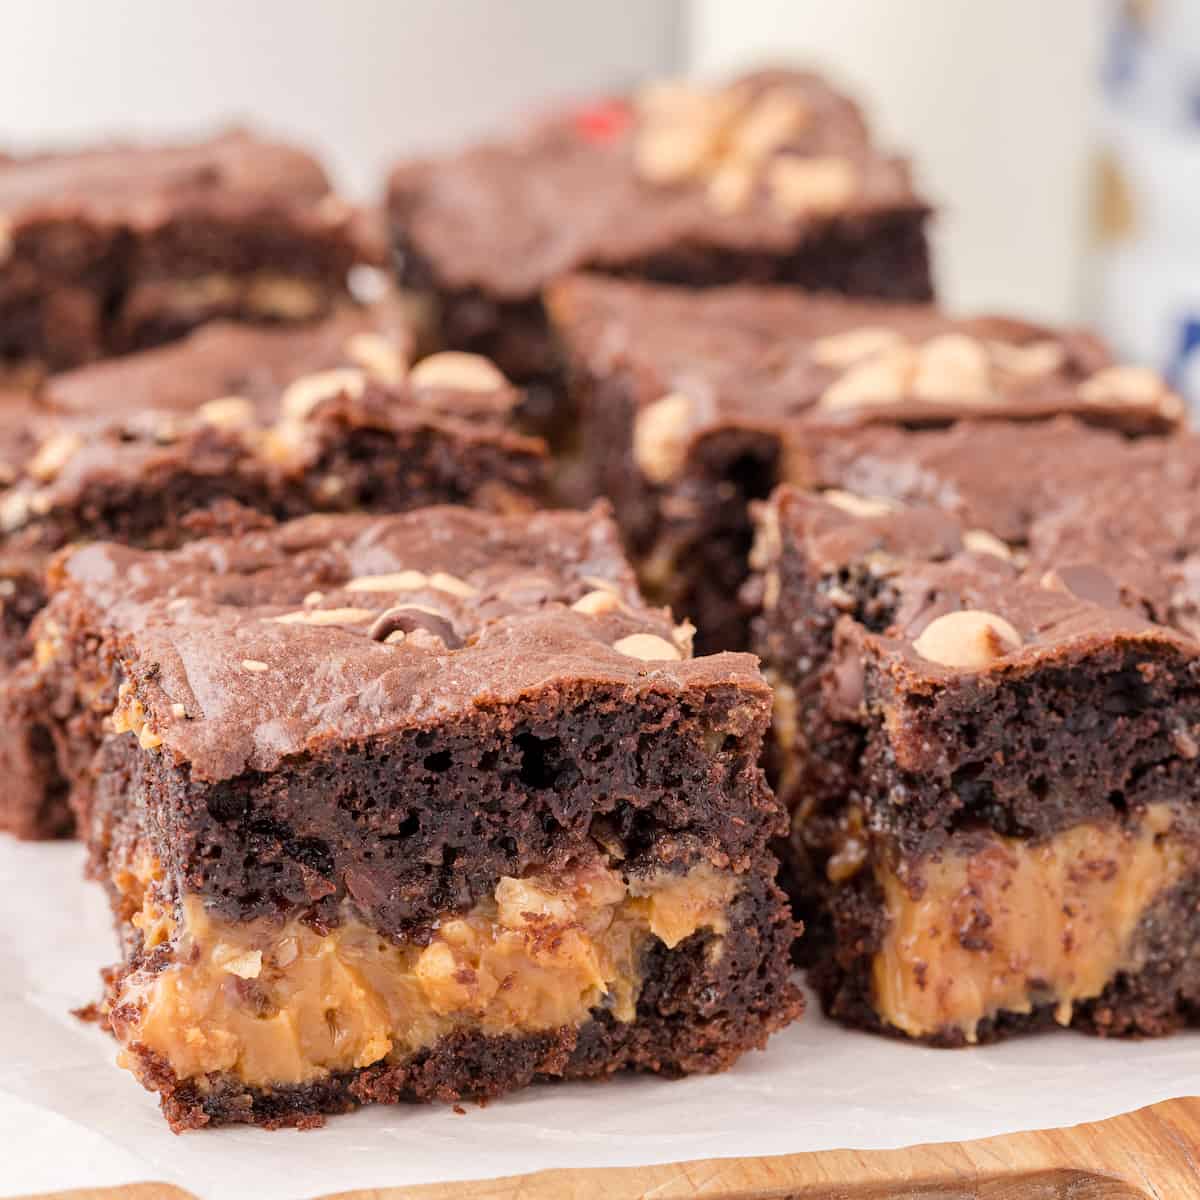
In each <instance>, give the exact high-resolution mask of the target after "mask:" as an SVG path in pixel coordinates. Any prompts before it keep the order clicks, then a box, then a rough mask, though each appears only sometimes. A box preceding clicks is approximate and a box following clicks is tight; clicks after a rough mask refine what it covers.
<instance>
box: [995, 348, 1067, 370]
mask: <svg viewBox="0 0 1200 1200" xmlns="http://www.w3.org/2000/svg"><path fill="white" fill-rule="evenodd" d="M987 349H988V353H989V354H990V355H991V356H992V362H993V363H994V364H995V365H996V366H997V367H998V368H999V369H1000V370H1001V371H1007V372H1008V373H1009V374H1010V375H1021V376H1025V377H1028V378H1036V377H1037V376H1039V375H1050V374H1052V373H1053V372H1055V371H1057V370H1058V369H1059V368H1060V367H1062V366H1063V364H1064V363H1065V362H1066V359H1067V352H1066V350H1065V349H1064V347H1063V345H1062V343H1061V342H1052V341H1048V340H1043V341H1040V342H1029V343H1028V344H1026V345H1024V346H1018V345H1015V344H1014V343H1012V342H988V343H987Z"/></svg>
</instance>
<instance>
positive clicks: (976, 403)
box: [547, 275, 1184, 650]
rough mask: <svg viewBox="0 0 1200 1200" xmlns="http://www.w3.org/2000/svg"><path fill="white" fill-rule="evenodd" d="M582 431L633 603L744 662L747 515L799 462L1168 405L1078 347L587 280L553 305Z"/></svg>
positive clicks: (1136, 374)
mask: <svg viewBox="0 0 1200 1200" xmlns="http://www.w3.org/2000/svg"><path fill="white" fill-rule="evenodd" d="M547 303H548V309H549V313H550V319H551V321H552V323H553V326H554V329H555V331H556V333H557V335H558V337H559V339H560V341H561V343H562V345H563V347H564V351H565V353H566V355H567V357H568V361H569V370H570V379H571V390H572V394H573V396H574V398H575V402H576V403H577V405H578V408H579V411H580V428H581V435H580V444H581V446H582V457H583V468H584V474H585V476H587V484H586V486H585V490H589V491H590V492H591V493H592V494H594V495H605V496H609V497H611V499H612V501H613V504H614V506H615V509H616V514H617V519H618V521H619V523H620V525H621V528H622V530H623V532H624V534H625V537H626V543H627V546H628V548H629V551H630V554H631V555H632V557H633V559H634V562H635V563H636V564H637V565H638V568H639V570H640V572H641V576H642V581H643V586H644V587H645V588H646V590H647V593H648V594H649V595H651V596H653V597H655V598H656V599H658V600H661V601H663V602H667V603H670V604H671V606H672V607H673V608H674V609H675V611H677V612H680V613H684V614H686V615H688V616H689V617H691V619H692V620H694V621H695V622H696V625H697V626H698V629H699V635H698V636H699V645H701V646H702V647H703V648H704V649H706V650H713V649H739V648H742V647H744V646H745V644H746V625H745V612H744V611H743V610H742V609H741V607H740V606H739V603H738V589H739V587H740V585H741V583H742V580H743V579H744V578H745V573H746V555H747V552H748V550H749V548H750V541H751V522H750V516H749V511H748V505H749V503H750V502H751V501H753V500H756V499H763V498H765V497H766V496H767V495H769V494H770V492H771V490H772V488H773V487H775V485H776V484H778V483H781V482H793V483H799V484H805V483H807V482H808V481H809V479H810V478H811V476H812V472H813V467H812V464H811V461H810V460H811V457H812V455H813V454H814V453H816V452H817V451H818V450H819V449H820V448H821V447H823V446H825V445H826V444H831V445H832V446H833V447H834V448H836V446H837V445H838V444H839V443H841V442H843V441H845V442H846V444H848V445H850V446H851V447H852V446H853V445H854V444H855V442H854V441H853V439H851V438H850V435H851V434H852V433H855V432H856V431H861V430H863V429H864V428H869V427H871V426H876V425H881V426H888V425H890V426H897V427H904V428H920V427H929V426H944V425H950V424H952V423H953V422H955V421H956V420H959V419H962V418H964V417H975V418H981V417H989V416H990V417H993V418H1001V417H1002V418H1005V419H1008V420H1011V421H1025V422H1031V421H1043V420H1045V419H1046V418H1048V417H1049V416H1052V415H1054V414H1056V413H1073V414H1076V415H1077V416H1078V417H1079V418H1080V419H1083V420H1086V421H1088V422H1089V423H1094V424H1098V425H1106V426H1111V427H1113V428H1115V429H1118V430H1121V431H1123V432H1124V433H1126V434H1128V435H1129V436H1135V435H1143V434H1154V433H1163V432H1169V431H1170V430H1172V429H1174V428H1176V427H1177V426H1178V425H1179V423H1180V422H1181V420H1182V418H1183V412H1184V408H1183V403H1182V401H1181V400H1180V399H1179V397H1178V396H1175V395H1174V394H1173V393H1171V392H1170V391H1169V390H1168V389H1167V387H1166V385H1165V384H1164V383H1163V381H1162V380H1161V379H1160V378H1159V377H1158V376H1157V375H1155V374H1154V373H1153V372H1151V371H1147V370H1145V369H1143V368H1137V367H1126V366H1119V365H1117V364H1115V363H1114V362H1113V361H1112V359H1111V357H1110V355H1109V353H1108V351H1107V349H1106V348H1105V347H1104V346H1103V345H1102V344H1101V343H1099V342H1098V341H1097V340H1096V339H1095V338H1093V337H1091V336H1090V335H1087V334H1084V333H1080V332H1077V331H1071V330H1064V331H1056V330H1051V329H1047V328H1044V327H1041V326H1036V325H1030V324H1027V323H1025V322H1021V321H1015V320H1011V319H1007V318H1002V317H978V318H973V319H952V318H950V317H948V316H946V315H945V314H943V313H941V312H939V311H938V310H937V309H935V308H931V307H928V306H925V305H897V304H883V303H879V302H868V301H853V300H846V299H841V298H838V297H831V296H804V295H801V294H799V293H794V292H789V291H787V290H786V289H779V288H758V287H729V288H713V289H709V290H706V291H703V292H698V291H691V290H687V289H681V288H671V287H665V286H661V285H651V284H645V283H639V282H630V281H624V280H613V279H606V278H603V277H601V276H595V275H592V276H576V277H573V278H570V279H566V280H563V281H561V282H559V283H557V284H555V285H554V286H552V287H551V288H550V289H549V292H548V301H547Z"/></svg>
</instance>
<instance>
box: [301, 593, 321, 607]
mask: <svg viewBox="0 0 1200 1200" xmlns="http://www.w3.org/2000/svg"><path fill="white" fill-rule="evenodd" d="M324 599H325V593H324V592H309V593H308V595H307V596H305V597H304V599H303V601H301V603H302V604H303V605H304V607H305V608H316V606H317V605H318V604H320V603H321V601H322V600H324Z"/></svg>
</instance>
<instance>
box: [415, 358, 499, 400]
mask: <svg viewBox="0 0 1200 1200" xmlns="http://www.w3.org/2000/svg"><path fill="white" fill-rule="evenodd" d="M408 378H409V382H410V383H411V384H412V386H413V387H414V388H446V389H448V390H453V391H458V392H495V391H498V390H499V389H501V388H504V387H507V386H508V380H507V379H506V378H505V377H504V373H503V372H502V371H501V370H500V368H499V367H497V366H496V364H495V363H494V362H492V361H491V360H490V359H487V358H484V357H483V355H481V354H465V353H463V352H462V351H459V350H443V351H442V352H441V353H439V354H431V355H430V356H429V357H428V358H423V359H421V361H420V362H419V363H417V365H416V366H415V367H413V369H412V371H411V372H410V373H409V377H408Z"/></svg>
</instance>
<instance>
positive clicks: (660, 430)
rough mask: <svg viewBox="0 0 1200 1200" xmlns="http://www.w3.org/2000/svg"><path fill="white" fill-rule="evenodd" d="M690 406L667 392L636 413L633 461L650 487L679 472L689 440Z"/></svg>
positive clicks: (684, 460) (685, 458)
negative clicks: (650, 484)
mask: <svg viewBox="0 0 1200 1200" xmlns="http://www.w3.org/2000/svg"><path fill="white" fill-rule="evenodd" d="M691 423H692V402H691V400H689V399H688V397H687V396H685V395H683V393H682V392H671V393H669V394H668V395H666V396H663V397H662V399H661V400H656V401H655V402H654V403H653V404H651V405H648V406H647V407H646V408H644V409H642V411H641V412H639V413H638V415H637V418H636V419H635V421H634V423H633V458H634V461H635V462H636V463H637V465H638V467H639V468H640V469H641V472H642V474H643V475H645V477H646V478H647V479H648V480H650V482H651V483H667V482H668V481H670V480H671V479H673V478H674V477H675V476H676V475H678V474H679V472H680V471H681V470H682V469H683V464H684V463H685V462H686V461H687V451H688V444H689V442H690V440H691V438H690V432H691Z"/></svg>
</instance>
